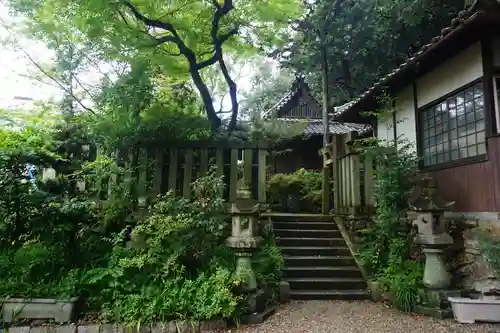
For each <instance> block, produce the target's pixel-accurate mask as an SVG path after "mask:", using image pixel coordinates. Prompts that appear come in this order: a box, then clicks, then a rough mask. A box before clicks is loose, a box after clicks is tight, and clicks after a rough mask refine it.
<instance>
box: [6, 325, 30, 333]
mask: <svg viewBox="0 0 500 333" xmlns="http://www.w3.org/2000/svg"><path fill="white" fill-rule="evenodd" d="M29 332H30V327H29V326H13V327H10V328H9V333H29Z"/></svg>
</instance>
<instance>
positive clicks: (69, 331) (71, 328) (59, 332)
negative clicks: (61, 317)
mask: <svg viewBox="0 0 500 333" xmlns="http://www.w3.org/2000/svg"><path fill="white" fill-rule="evenodd" d="M54 332H55V333H76V325H73V324H72V325H62V326H57V327H56V328H55V330H54Z"/></svg>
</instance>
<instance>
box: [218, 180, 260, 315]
mask: <svg viewBox="0 0 500 333" xmlns="http://www.w3.org/2000/svg"><path fill="white" fill-rule="evenodd" d="M230 214H231V216H232V230H231V236H230V237H228V238H227V240H226V244H227V246H229V247H231V248H233V249H235V251H236V256H237V259H236V260H237V266H236V274H241V276H243V277H244V281H243V285H242V286H241V291H242V292H243V293H245V294H246V295H247V296H249V300H250V308H252V307H255V297H253V295H254V294H255V291H256V289H257V281H256V278H255V272H254V270H253V268H252V255H253V252H254V251H255V250H256V249H257V248H258V246H259V244H260V243H261V241H262V237H260V236H258V223H259V215H260V207H259V203H258V201H257V200H255V199H253V198H252V193H251V191H250V184H249V182H247V181H246V180H245V177H244V176H243V177H242V178H241V179H240V180H239V181H238V186H237V192H236V200H235V202H233V203H232V204H231V207H230ZM252 300H253V302H252ZM250 311H251V312H253V311H255V310H254V309H250Z"/></svg>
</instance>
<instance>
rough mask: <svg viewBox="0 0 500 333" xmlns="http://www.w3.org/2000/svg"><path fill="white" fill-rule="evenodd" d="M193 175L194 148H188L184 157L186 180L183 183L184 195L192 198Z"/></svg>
mask: <svg viewBox="0 0 500 333" xmlns="http://www.w3.org/2000/svg"><path fill="white" fill-rule="evenodd" d="M192 177H193V149H186V151H185V158H184V181H183V185H182V196H183V197H184V198H186V199H189V198H191V180H192Z"/></svg>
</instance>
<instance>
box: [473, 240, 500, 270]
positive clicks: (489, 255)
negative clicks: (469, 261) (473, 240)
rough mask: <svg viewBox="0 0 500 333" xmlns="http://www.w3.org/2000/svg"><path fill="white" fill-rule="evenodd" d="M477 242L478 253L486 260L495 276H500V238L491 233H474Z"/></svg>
mask: <svg viewBox="0 0 500 333" xmlns="http://www.w3.org/2000/svg"><path fill="white" fill-rule="evenodd" d="M476 235H477V238H478V240H479V253H480V254H481V257H482V258H484V259H486V261H487V262H488V264H489V265H490V266H491V268H492V269H493V271H494V272H495V274H497V275H499V276H500V237H498V236H497V235H494V234H493V233H491V232H487V231H481V232H476Z"/></svg>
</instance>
